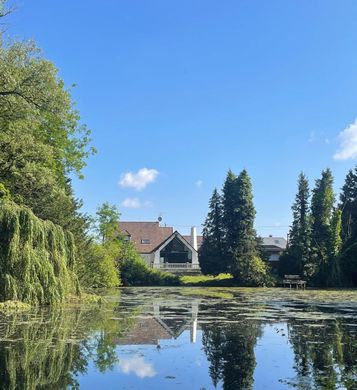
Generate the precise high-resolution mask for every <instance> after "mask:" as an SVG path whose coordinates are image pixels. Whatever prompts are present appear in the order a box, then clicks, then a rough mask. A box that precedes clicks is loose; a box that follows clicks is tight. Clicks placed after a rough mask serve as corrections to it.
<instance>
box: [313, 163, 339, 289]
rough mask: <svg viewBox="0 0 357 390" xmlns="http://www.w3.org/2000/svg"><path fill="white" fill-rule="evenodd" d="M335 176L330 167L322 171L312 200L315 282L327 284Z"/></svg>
mask: <svg viewBox="0 0 357 390" xmlns="http://www.w3.org/2000/svg"><path fill="white" fill-rule="evenodd" d="M332 185H333V176H332V173H331V170H330V169H326V170H324V171H322V175H321V179H318V180H316V185H315V188H314V190H313V195H312V200H311V216H312V254H313V261H312V264H311V265H312V267H311V268H312V269H311V272H312V274H314V282H315V283H316V284H317V285H320V286H321V285H325V284H326V280H327V278H328V269H329V259H330V252H329V250H330V242H331V226H330V225H331V218H332V213H333V204H334V200H335V197H334V193H333V188H332Z"/></svg>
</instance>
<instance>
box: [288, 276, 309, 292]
mask: <svg viewBox="0 0 357 390" xmlns="http://www.w3.org/2000/svg"><path fill="white" fill-rule="evenodd" d="M283 286H284V287H285V286H289V287H290V288H291V286H295V287H296V288H303V289H305V287H306V281H305V280H302V279H301V278H300V275H284V280H283Z"/></svg>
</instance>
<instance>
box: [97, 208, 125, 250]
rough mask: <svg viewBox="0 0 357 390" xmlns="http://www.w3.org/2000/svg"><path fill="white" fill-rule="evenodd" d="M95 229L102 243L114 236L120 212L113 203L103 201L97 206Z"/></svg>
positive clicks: (117, 228) (116, 231)
mask: <svg viewBox="0 0 357 390" xmlns="http://www.w3.org/2000/svg"><path fill="white" fill-rule="evenodd" d="M96 214H97V230H98V233H99V236H100V238H101V240H102V243H104V242H106V241H108V240H110V239H112V238H114V237H115V233H118V230H119V218H120V213H119V210H118V208H117V207H116V206H115V205H110V204H109V203H108V202H104V203H103V204H102V205H101V206H99V207H98V208H97V213H96Z"/></svg>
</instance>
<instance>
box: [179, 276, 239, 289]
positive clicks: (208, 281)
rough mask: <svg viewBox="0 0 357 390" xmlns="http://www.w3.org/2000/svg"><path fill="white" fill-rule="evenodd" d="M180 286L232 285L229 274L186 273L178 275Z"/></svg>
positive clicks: (231, 278) (231, 277)
mask: <svg viewBox="0 0 357 390" xmlns="http://www.w3.org/2000/svg"><path fill="white" fill-rule="evenodd" d="M180 283H181V285H182V286H204V287H227V286H232V285H234V281H233V276H232V275H231V274H219V275H217V276H213V275H192V276H191V275H186V276H181V277H180Z"/></svg>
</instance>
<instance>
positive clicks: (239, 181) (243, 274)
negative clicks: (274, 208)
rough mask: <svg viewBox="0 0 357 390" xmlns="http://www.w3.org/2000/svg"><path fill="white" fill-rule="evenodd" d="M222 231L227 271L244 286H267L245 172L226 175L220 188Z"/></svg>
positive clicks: (247, 176) (230, 172)
mask: <svg viewBox="0 0 357 390" xmlns="http://www.w3.org/2000/svg"><path fill="white" fill-rule="evenodd" d="M223 208H224V225H225V226H224V227H225V229H224V230H225V233H226V253H227V259H228V264H229V269H230V271H231V272H232V274H233V276H234V278H235V279H236V280H238V281H239V282H240V283H241V284H244V285H264V284H265V283H267V273H268V269H267V265H266V263H264V262H263V261H262V260H261V259H260V257H259V250H258V238H257V234H256V231H255V229H254V219H255V208H254V204H253V193H252V184H251V180H250V177H249V175H248V172H247V171H246V170H243V171H242V172H241V173H240V174H239V176H235V175H234V174H233V173H232V171H228V174H227V178H226V181H225V183H224V187H223Z"/></svg>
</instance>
